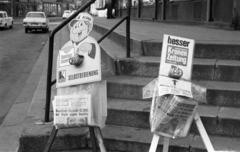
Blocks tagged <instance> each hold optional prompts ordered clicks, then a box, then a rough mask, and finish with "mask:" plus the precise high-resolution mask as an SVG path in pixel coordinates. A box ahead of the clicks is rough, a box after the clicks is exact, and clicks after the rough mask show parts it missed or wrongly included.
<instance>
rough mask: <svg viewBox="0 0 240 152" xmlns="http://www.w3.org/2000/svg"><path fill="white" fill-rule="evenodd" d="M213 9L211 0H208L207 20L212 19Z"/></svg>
mask: <svg viewBox="0 0 240 152" xmlns="http://www.w3.org/2000/svg"><path fill="white" fill-rule="evenodd" d="M210 11H211V0H207V16H206V22H209V21H210V13H211V12H210Z"/></svg>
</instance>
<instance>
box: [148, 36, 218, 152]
mask: <svg viewBox="0 0 240 152" xmlns="http://www.w3.org/2000/svg"><path fill="white" fill-rule="evenodd" d="M194 46H195V41H194V40H192V39H186V38H182V37H176V36H171V35H164V38H163V46H162V53H161V61H160V70H159V78H158V81H157V84H155V85H157V88H158V89H157V90H158V96H162V95H166V94H173V95H177V96H178V95H180V96H185V97H188V98H192V99H193V100H197V99H195V96H194V93H193V92H192V88H193V87H192V86H193V83H191V77H192V66H193V56H194ZM176 82H177V84H178V85H176ZM199 87H200V86H199ZM151 90H153V89H151ZM193 121H195V123H196V125H197V128H198V131H199V133H200V135H201V137H202V140H203V142H204V145H205V147H206V149H207V150H208V152H215V151H214V148H213V146H212V143H211V141H210V139H209V136H208V134H207V132H206V130H205V128H204V126H203V123H202V121H201V118H200V116H199V114H198V112H196V113H194V115H193ZM161 136H162V137H163V138H164V143H163V152H168V148H169V141H170V137H169V136H165V135H164V134H161ZM159 139H160V134H157V133H154V135H153V139H152V142H151V146H150V149H149V152H155V151H156V149H157V146H158V142H159Z"/></svg>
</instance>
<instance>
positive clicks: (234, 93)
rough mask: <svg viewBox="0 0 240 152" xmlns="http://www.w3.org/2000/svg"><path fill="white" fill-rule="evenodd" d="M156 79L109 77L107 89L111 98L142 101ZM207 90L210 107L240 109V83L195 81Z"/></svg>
mask: <svg viewBox="0 0 240 152" xmlns="http://www.w3.org/2000/svg"><path fill="white" fill-rule="evenodd" d="M153 79H154V78H146V77H133V76H109V77H108V78H107V82H108V83H107V88H108V92H107V93H108V97H109V98H120V99H133V100H141V99H142V88H143V87H144V86H146V85H147V84H148V83H149V82H151V81H152V80H153ZM193 83H196V84H199V85H201V86H204V87H206V88H207V103H208V104H209V105H217V106H227V107H240V100H239V99H240V94H239V92H240V83H236V82H220V81H193Z"/></svg>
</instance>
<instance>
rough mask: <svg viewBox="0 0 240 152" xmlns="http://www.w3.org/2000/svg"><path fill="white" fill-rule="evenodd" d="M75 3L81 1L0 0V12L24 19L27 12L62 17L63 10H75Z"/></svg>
mask: <svg viewBox="0 0 240 152" xmlns="http://www.w3.org/2000/svg"><path fill="white" fill-rule="evenodd" d="M75 1H82V0H0V10H4V11H7V12H8V14H9V15H10V16H13V17H24V16H26V14H27V12H29V11H43V12H45V13H46V14H48V13H50V12H55V13H56V14H57V16H62V13H63V11H64V10H66V9H70V10H72V9H75V3H76V2H75ZM78 4H79V2H78Z"/></svg>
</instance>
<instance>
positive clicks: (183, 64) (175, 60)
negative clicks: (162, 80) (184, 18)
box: [159, 35, 195, 80]
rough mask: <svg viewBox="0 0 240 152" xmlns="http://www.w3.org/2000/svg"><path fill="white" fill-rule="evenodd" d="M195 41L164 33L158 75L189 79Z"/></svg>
mask: <svg viewBox="0 0 240 152" xmlns="http://www.w3.org/2000/svg"><path fill="white" fill-rule="evenodd" d="M194 45H195V41H194V40H192V39H186V38H181V37H176V36H171V35H164V37H163V46H162V55H161V64H160V70H159V75H162V76H167V77H171V78H176V79H183V80H191V76H192V61H193V54H194Z"/></svg>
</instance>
